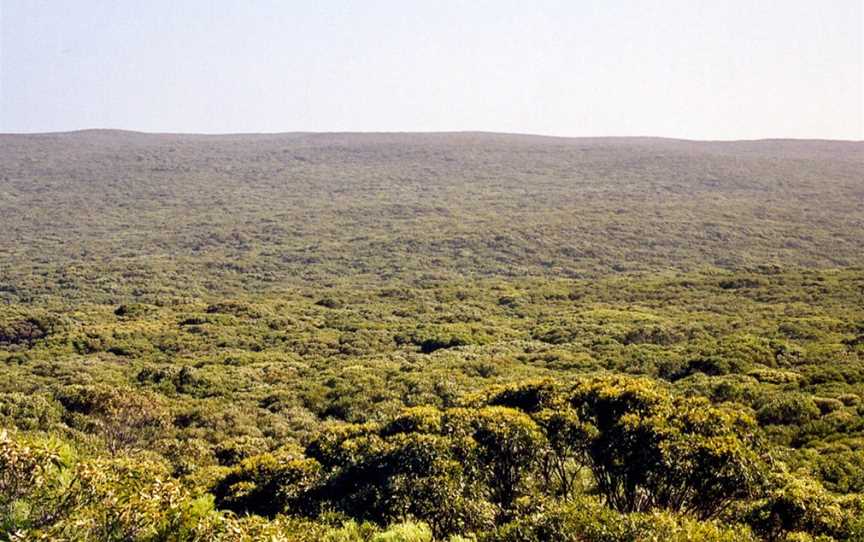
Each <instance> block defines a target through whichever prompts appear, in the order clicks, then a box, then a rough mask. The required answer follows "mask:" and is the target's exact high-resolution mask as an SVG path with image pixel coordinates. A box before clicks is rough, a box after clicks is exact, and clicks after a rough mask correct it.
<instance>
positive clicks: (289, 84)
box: [0, 0, 864, 141]
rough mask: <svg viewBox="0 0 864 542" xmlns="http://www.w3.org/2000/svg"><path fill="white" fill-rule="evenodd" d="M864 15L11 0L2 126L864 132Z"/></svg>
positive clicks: (724, 137) (593, 6)
mask: <svg viewBox="0 0 864 542" xmlns="http://www.w3.org/2000/svg"><path fill="white" fill-rule="evenodd" d="M862 29H864V10H862V3H861V2H860V1H858V0H838V1H837V2H832V3H830V4H817V3H811V2H806V1H803V0H798V1H787V2H780V1H775V0H771V1H765V2H760V3H759V5H757V6H754V5H752V4H751V3H749V2H744V1H732V2H725V3H723V4H722V5H720V4H719V3H716V2H709V1H684V0H676V1H672V2H646V3H641V2H640V3H632V2H624V1H617V2H587V3H580V4H579V5H571V3H568V2H563V1H558V0H546V1H543V2H539V3H537V4H532V5H531V6H530V7H528V6H525V5H524V4H521V3H519V2H515V1H513V2H511V1H507V2H470V3H469V2H461V1H458V0H448V1H445V2H435V3H432V2H420V3H416V4H412V5H410V6H407V7H406V6H404V5H402V4H400V3H397V2H392V1H388V0H379V1H373V2H369V3H364V4H362V5H357V4H353V3H351V2H347V1H344V0H338V1H337V0H333V1H330V2H326V3H316V2H311V1H298V2H291V3H281V2H274V1H261V2H255V3H249V4H247V3H241V2H233V1H228V0H226V1H223V2H205V1H199V0H190V1H187V2H182V3H174V2H168V1H167V0H159V1H154V2H151V3H147V4H146V5H143V4H142V5H137V4H132V3H128V4H127V3H115V2H108V1H101V0H96V1H92V2H87V3H77V2H71V1H66V0H55V1H45V2H29V1H23V0H0V133H6V134H11V133H53V132H67V131H78V130H86V129H120V130H129V131H137V132H145V133H176V134H213V135H216V134H256V133H270V134H273V133H296V132H307V133H394V132H402V133H434V132H489V133H509V134H528V135H540V136H552V137H664V138H673V139H687V140H698V141H735V140H757V139H823V140H842V141H861V140H864V40H862V34H864V30H862Z"/></svg>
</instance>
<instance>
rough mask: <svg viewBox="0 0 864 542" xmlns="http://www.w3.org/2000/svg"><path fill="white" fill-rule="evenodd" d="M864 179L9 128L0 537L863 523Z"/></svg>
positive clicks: (846, 533)
mask: <svg viewBox="0 0 864 542" xmlns="http://www.w3.org/2000/svg"><path fill="white" fill-rule="evenodd" d="M862 171H864V145H862V144H856V143H840V142H802V141H786V142H783V141H765V142H749V143H695V142H684V141H671V140H655V139H592V140H582V139H573V140H570V139H553V138H537V137H527V136H502V135H490V134H429V135H411V134H403V135H384V134H379V135H371V134H370V135H356V134H355V135H337V134H331V135H324V134H321V135H311V134H288V135H267V136H263V135H262V136H218V137H217V136H168V135H145V134H133V133H124V132H102V131H99V132H82V133H74V134H51V135H40V136H0V228H2V231H3V235H2V236H0V300H2V304H0V367H2V377H3V378H2V379H0V426H2V429H0V539H3V540H82V541H83V540H147V541H157V540H161V541H186V540H202V541H203V540H226V541H229V540H230V541H233V540H274V541H276V540H290V541H295V540H296V541H302V542H305V541H313V540H314V541H318V540H324V541H331V542H341V541H345V542H348V541H351V542H360V541H374V542H385V541H393V542H396V541H401V542H431V541H433V540H439V541H451V542H466V541H475V542H517V541H520V542H521V541H525V542H532V541H538V542H539V541H546V540H562V541H573V542H577V541H578V542H586V541H587V542H622V541H634V542H636V541H648V540H664V541H666V540H669V541H680V542H684V541H697V540H700V541H701V540H705V541H709V542H710V541H730V542H731V541H748V540H752V541H754V542H755V541H771V542H774V541H808V540H809V541H816V540H819V541H830V540H864V402H862V398H864V267H862V265H864V233H862V232H864V177H862V173H861V172H862Z"/></svg>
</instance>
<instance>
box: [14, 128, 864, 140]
mask: <svg viewBox="0 0 864 542" xmlns="http://www.w3.org/2000/svg"><path fill="white" fill-rule="evenodd" d="M88 132H118V133H124V134H134V135H145V136H190V137H238V136H280V135H295V136H296V135H308V136H316V135H492V136H509V137H534V138H547V139H569V140H575V139H630V140H634V139H644V140H649V139H650V140H666V141H679V142H690V143H745V142H769V141H789V142H794V141H800V142H836V143H864V139H832V138H824V137H757V138H735V139H695V138H687V137H674V136H652V135H614V136H610V135H602V136H591V135H589V136H562V135H552V134H540V133H532V132H496V131H490V130H414V131H412V130H393V131H380V130H347V131H331V130H323V131H309V130H296V131H279V132H158V131H157V132H150V131H144V130H133V129H128V128H78V129H74V130H56V131H40V132H36V131H34V132H0V137H4V136H52V135H54V136H57V135H78V134H85V133H88Z"/></svg>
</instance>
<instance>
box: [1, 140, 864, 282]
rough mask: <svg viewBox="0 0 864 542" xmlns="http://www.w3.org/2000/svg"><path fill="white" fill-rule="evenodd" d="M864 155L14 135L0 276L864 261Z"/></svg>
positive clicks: (497, 270) (564, 272) (7, 143)
mask: <svg viewBox="0 0 864 542" xmlns="http://www.w3.org/2000/svg"><path fill="white" fill-rule="evenodd" d="M861 171H864V144H862V143H849V142H830V141H753V142H729V143H716V142H715V143H712V142H690V141H677V140H664V139H650V138H610V139H563V138H548V137H535V136H518V135H498V134H481V133H453V134H283V135H237V136H188V135H151V134H140V133H132V132H116V131H83V132H75V133H66V134H48V135H4V136H0V229H2V231H4V235H3V236H2V238H0V263H2V265H0V282H2V283H3V284H4V285H7V286H6V287H4V290H6V291H5V292H4V295H6V296H7V298H11V299H14V298H15V297H16V295H18V296H20V295H24V296H32V295H37V296H45V295H51V296H58V297H63V298H69V297H76V296H77V297H81V298H87V299H94V296H99V298H100V299H111V298H113V297H117V298H122V297H124V296H128V295H131V294H135V295H139V296H140V295H146V294H155V293H157V292H162V293H164V291H165V289H166V288H167V289H169V290H175V291H176V290H178V289H179V290H182V291H183V292H184V293H189V292H194V293H196V294H200V295H204V294H205V293H206V292H214V291H217V292H220V293H230V292H232V291H259V290H261V289H267V288H272V287H284V286H290V285H298V284H306V285H309V284H320V283H322V282H332V281H337V282H338V281H340V280H350V281H351V283H353V284H357V283H363V284H376V283H378V282H380V281H381V280H386V281H393V280H396V281H407V282H410V283H418V281H424V280H430V279H452V278H457V277H508V276H509V277H525V276H534V277H569V278H580V277H593V278H596V277H600V276H604V275H606V274H608V273H610V272H615V273H618V272H625V273H641V272H652V271H658V270H667V269H675V270H682V271H692V270H699V269H705V268H720V269H741V268H755V267H758V266H764V265H779V266H803V267H811V268H813V267H842V266H849V265H856V266H860V265H861V264H862V263H864V256H862V255H864V205H862V202H864V183H862V180H861ZM165 277H170V278H169V279H167V280H166V279H165ZM10 289H11V290H12V291H9V290H10Z"/></svg>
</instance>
